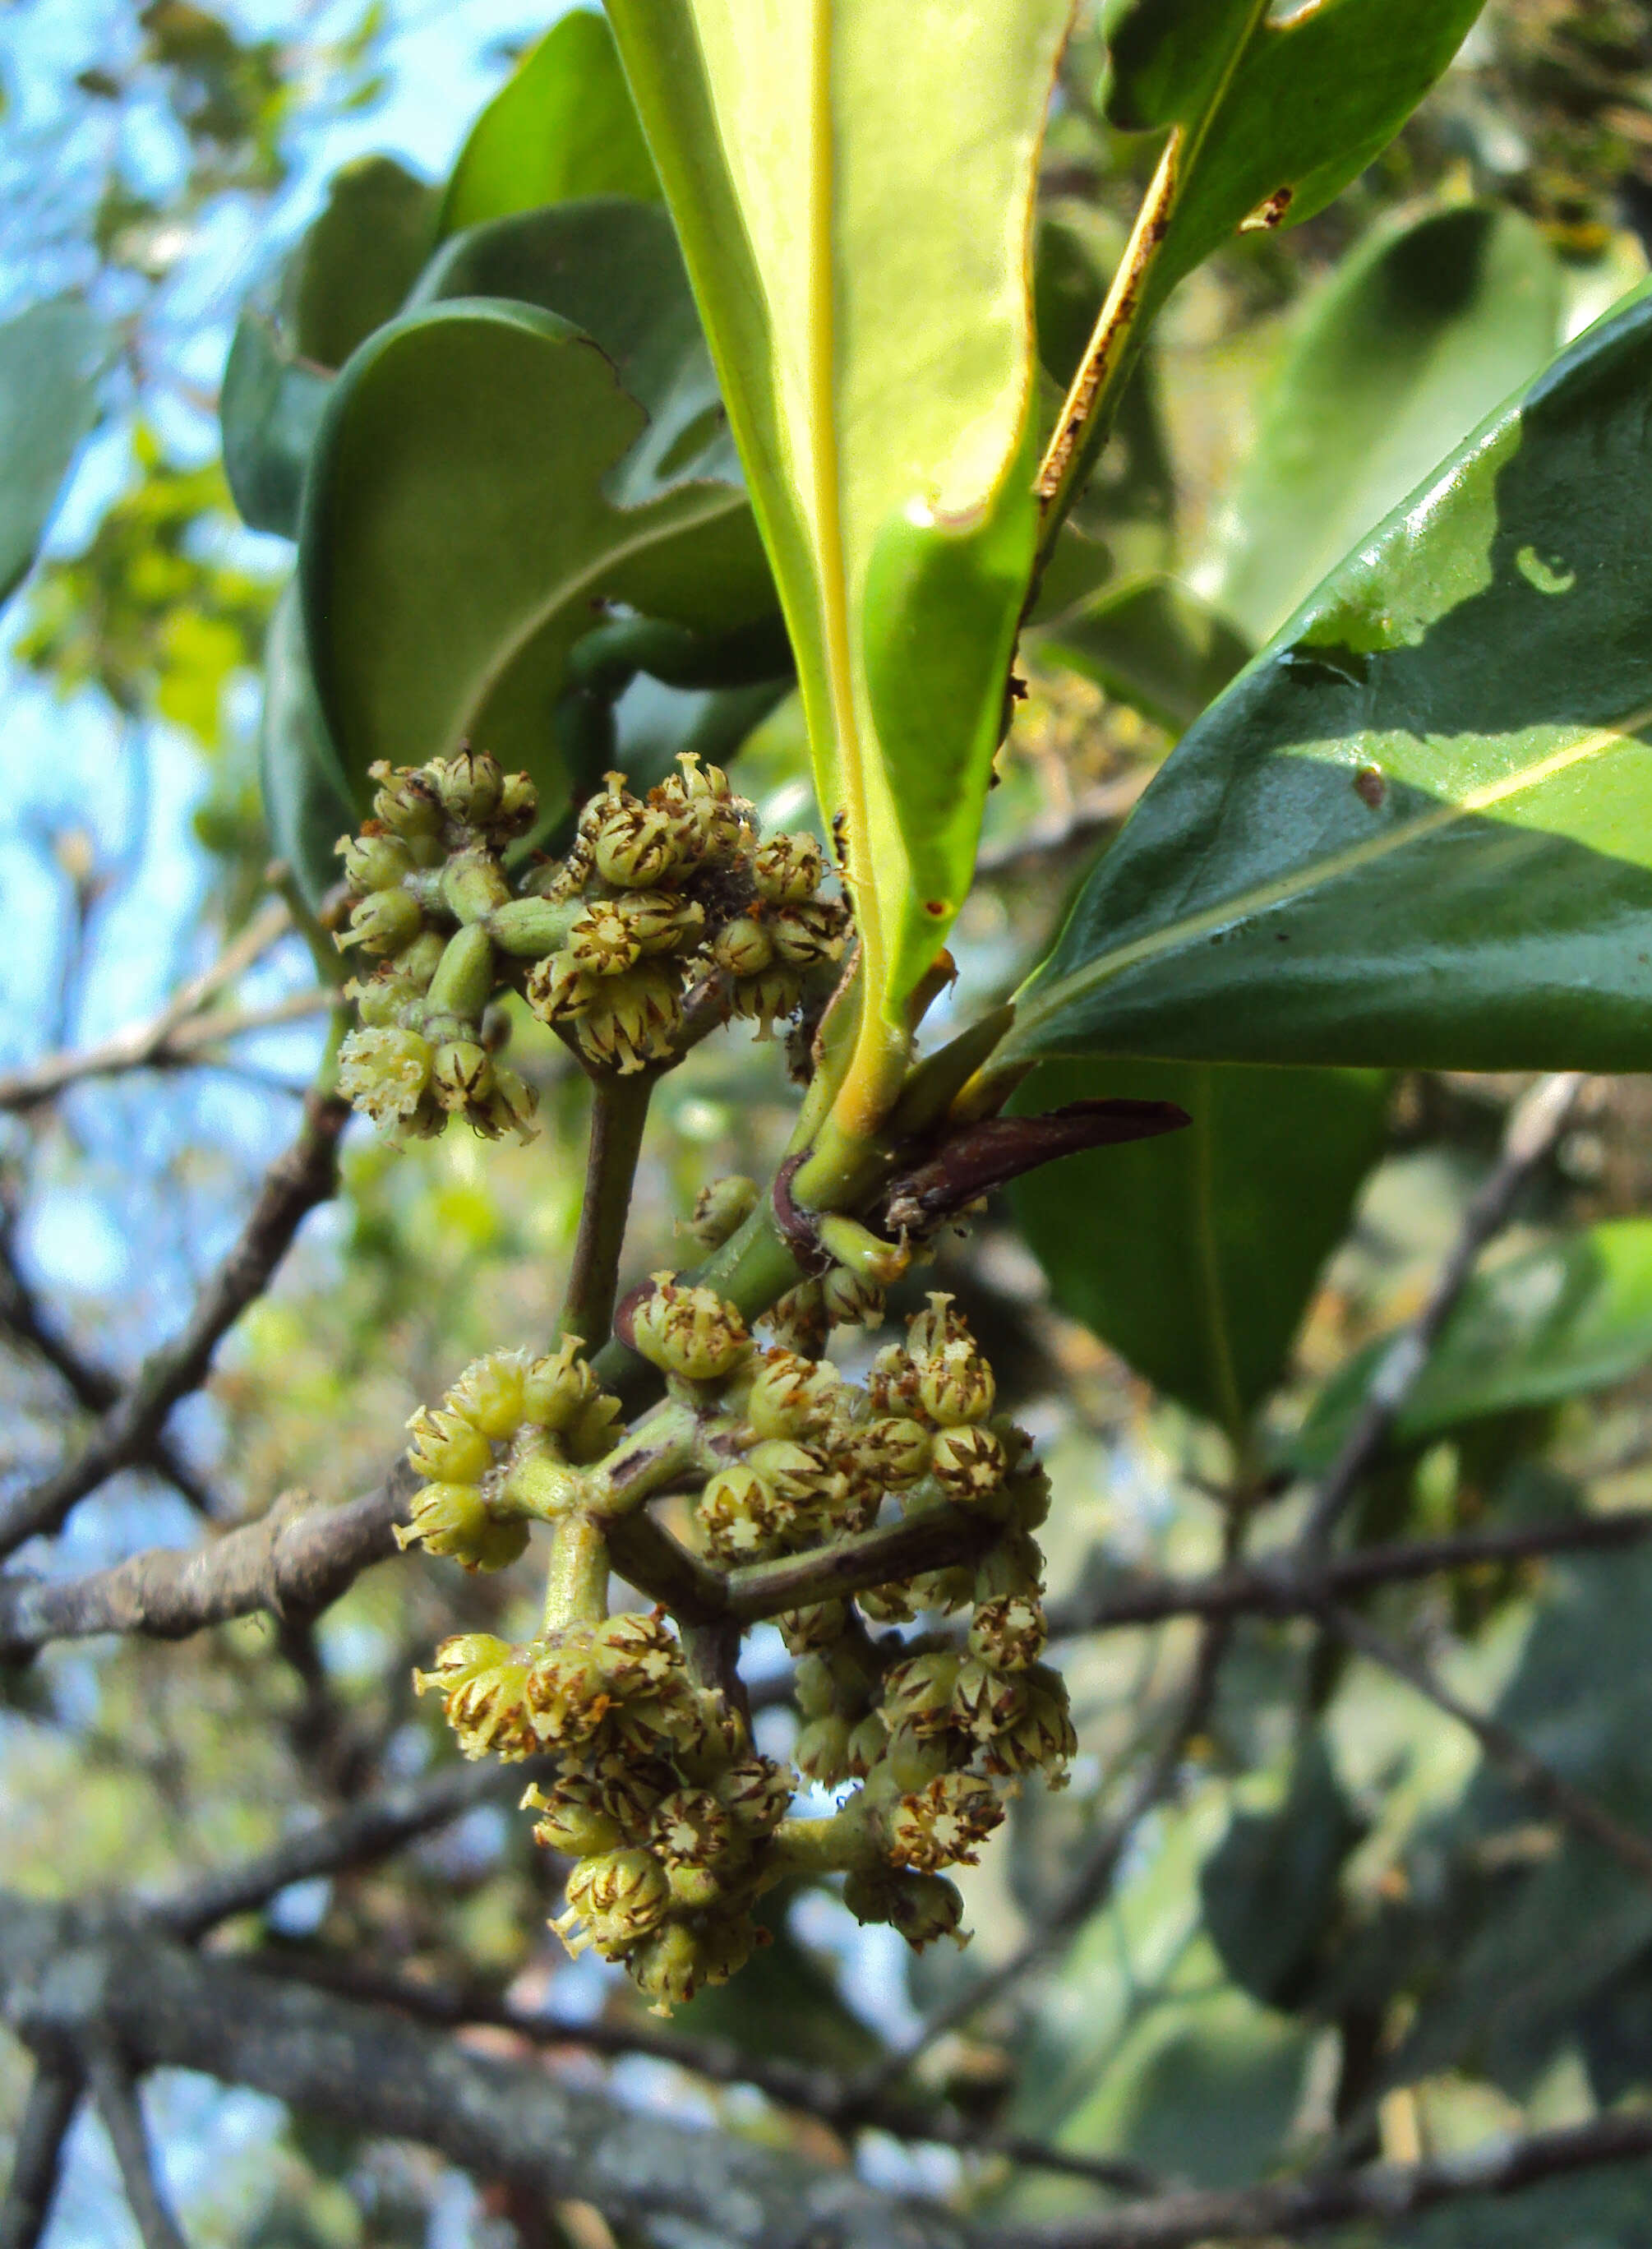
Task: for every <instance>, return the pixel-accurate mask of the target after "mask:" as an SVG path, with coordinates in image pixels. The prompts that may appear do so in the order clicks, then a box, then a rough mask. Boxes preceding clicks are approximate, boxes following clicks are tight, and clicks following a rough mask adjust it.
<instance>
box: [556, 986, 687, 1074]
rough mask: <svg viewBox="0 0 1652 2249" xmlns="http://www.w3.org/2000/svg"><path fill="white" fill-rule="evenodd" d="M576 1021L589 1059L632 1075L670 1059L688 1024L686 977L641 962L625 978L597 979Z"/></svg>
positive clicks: (580, 1041) (620, 1072) (581, 1045)
mask: <svg viewBox="0 0 1652 2249" xmlns="http://www.w3.org/2000/svg"><path fill="white" fill-rule="evenodd" d="M532 997H533V995H532V994H531V993H530V994H529V1001H530V1004H531V1002H532ZM573 1020H574V1025H575V1033H576V1035H577V1036H578V1039H579V1043H580V1051H581V1052H582V1054H583V1055H584V1056H585V1057H586V1059H587V1060H588V1061H589V1062H591V1063H595V1065H596V1066H597V1068H598V1069H614V1070H617V1071H618V1072H619V1075H620V1076H622V1077H629V1076H632V1075H633V1074H634V1073H635V1072H636V1071H637V1070H639V1069H646V1067H647V1066H648V1064H649V1063H651V1062H669V1061H670V1060H671V1049H672V1046H673V1044H674V1042H675V1041H676V1038H677V1035H678V1031H679V1030H680V1029H681V1028H682V1024H683V988H682V984H681V981H680V980H679V978H678V975H677V974H676V973H674V972H673V971H672V970H671V969H669V968H667V967H664V966H662V965H661V964H660V963H659V962H657V961H649V960H644V961H641V962H639V963H638V965H637V966H636V967H635V968H630V969H628V970H627V971H626V972H625V973H624V974H623V975H622V976H600V977H598V978H597V979H596V980H595V987H594V988H593V991H592V994H591V997H590V999H589V1001H588V1002H587V1003H586V1004H585V1005H584V1006H583V1007H582V1009H581V1011H580V1012H579V1013H578V1014H576V1015H575V1017H574V1019H573Z"/></svg>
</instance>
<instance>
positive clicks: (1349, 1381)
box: [1292, 1218, 1652, 1471]
mask: <svg viewBox="0 0 1652 2249" xmlns="http://www.w3.org/2000/svg"><path fill="white" fill-rule="evenodd" d="M1386 1349H1387V1343H1386V1342H1383V1341H1379V1342H1377V1343H1374V1344H1373V1345H1370V1346H1369V1347H1368V1348H1367V1349H1366V1350H1365V1351H1360V1352H1359V1353H1357V1354H1356V1355H1355V1357H1354V1358H1352V1359H1350V1360H1349V1361H1348V1363H1347V1364H1346V1365H1345V1366H1343V1367H1342V1368H1340V1369H1339V1371H1338V1372H1337V1374H1336V1375H1335V1376H1334V1377H1333V1378H1332V1381H1331V1382H1330V1383H1328V1384H1327V1385H1326V1386H1325V1390H1324V1391H1323V1392H1322V1393H1321V1394H1320V1396H1319V1398H1318V1401H1317V1403H1316V1405H1315V1406H1314V1410H1313V1412H1312V1413H1311V1414H1310V1416H1309V1418H1308V1420H1307V1421H1306V1422H1305V1423H1304V1426H1303V1427H1302V1429H1301V1431H1300V1432H1299V1434H1298V1437H1297V1439H1296V1441H1295V1444H1294V1446H1293V1448H1292V1457H1293V1459H1294V1460H1295V1461H1296V1462H1298V1465H1299V1466H1300V1467H1302V1468H1304V1469H1305V1470H1308V1471H1313V1470H1316V1469H1318V1468H1322V1467H1324V1466H1325V1464H1326V1463H1327V1462H1329V1461H1331V1460H1332V1459H1333V1458H1334V1457H1335V1455H1336V1452H1337V1448H1338V1447H1339V1444H1340V1442H1341V1441H1342V1438H1343V1437H1344V1435H1345V1434H1346V1432H1347V1430H1348V1428H1349V1427H1350V1426H1351V1425H1352V1422H1353V1418H1354V1416H1355V1415H1356V1414H1357V1413H1358V1412H1359V1405H1360V1402H1361V1400H1362V1399H1363V1398H1364V1396H1365V1393H1366V1390H1367V1388H1368V1387H1369V1386H1370V1383H1371V1379H1372V1377H1373V1374H1374V1372H1375V1371H1376V1368H1377V1365H1378V1364H1379V1362H1380V1359H1381V1358H1382V1355H1383V1352H1384V1351H1385V1350H1386ZM1649 1359H1652V1219H1644V1218H1615V1219H1607V1220H1605V1221H1602V1222H1601V1223H1600V1225H1599V1226H1591V1227H1587V1228H1583V1229H1582V1230H1581V1231H1580V1232H1579V1233H1576V1234H1567V1235H1560V1236H1559V1238H1558V1239H1557V1240H1555V1241H1550V1242H1545V1243H1543V1244H1542V1245H1541V1246H1540V1247H1539V1248H1535V1249H1528V1250H1526V1251H1525V1252H1523V1254H1522V1255H1519V1256H1518V1257H1512V1258H1510V1259H1509V1260H1508V1261H1507V1262H1504V1263H1503V1264H1500V1265H1497V1266H1494V1267H1493V1268H1492V1269H1491V1270H1490V1272H1487V1273H1481V1274H1477V1275H1476V1276H1475V1278H1474V1279H1473V1280H1472V1281H1470V1283H1469V1285H1468V1287H1467V1288H1466V1289H1465V1290H1463V1295H1462V1296H1461V1297H1460V1298H1459V1300H1458V1303H1457V1308H1456V1311H1455V1312H1454V1313H1453V1314H1452V1316H1451V1319H1450V1321H1449V1324H1448V1326H1447V1328H1446V1331H1445V1333H1444V1334H1443V1335H1442V1337H1441V1338H1440V1341H1439V1343H1438V1344H1437V1345H1435V1350H1434V1352H1433V1354H1432V1356H1431V1357H1430V1358H1429V1360H1428V1365H1427V1366H1426V1367H1425V1368H1424V1370H1423V1372H1422V1374H1421V1378H1420V1379H1419V1380H1418V1382H1417V1386H1416V1387H1415V1390H1413V1392H1412V1393H1411V1395H1410V1397H1409V1399H1408V1400H1407V1403H1406V1406H1405V1410H1404V1411H1403V1412H1402V1413H1401V1415H1400V1417H1399V1420H1398V1422H1397V1423H1396V1425H1395V1432H1394V1434H1395V1437H1396V1439H1397V1441H1399V1442H1400V1443H1401V1444H1415V1443H1421V1442H1422V1441H1425V1440H1426V1439H1428V1438H1429V1437H1435V1436H1439V1435H1441V1434H1443V1433H1444V1432H1445V1431H1447V1430H1449V1429H1453V1428H1456V1427H1461V1426H1462V1424H1463V1423H1464V1422H1466V1421H1476V1420H1484V1419H1485V1418H1487V1417H1488V1416H1489V1415H1490V1414H1494V1413H1511V1412H1514V1411H1517V1410H1518V1409H1520V1408H1523V1407H1526V1406H1552V1405H1554V1404H1556V1403H1557V1402H1558V1401H1559V1400H1561V1399H1563V1398H1573V1397H1577V1396H1579V1395H1580V1394H1582V1393H1586V1392H1587V1391H1591V1390H1605V1389H1607V1388H1609V1387H1610V1386H1612V1385H1613V1384H1614V1383H1619V1382H1627V1381H1628V1380H1629V1379H1630V1378H1631V1377H1632V1376H1634V1375H1635V1374H1638V1373H1639V1372H1641V1370H1642V1368H1643V1367H1644V1366H1645V1365H1646V1364H1647V1362H1648V1361H1649Z"/></svg>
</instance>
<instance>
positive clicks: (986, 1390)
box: [918, 1338, 1002, 1455]
mask: <svg viewBox="0 0 1652 2249" xmlns="http://www.w3.org/2000/svg"><path fill="white" fill-rule="evenodd" d="M997 1394H998V1386H997V1384H996V1383H995V1381H994V1380H993V1371H992V1369H991V1367H990V1366H988V1364H987V1362H986V1360H985V1359H984V1358H982V1357H981V1353H980V1352H979V1351H977V1350H976V1349H975V1347H974V1345H973V1344H970V1343H967V1342H965V1341H963V1340H962V1339H961V1338H960V1340H959V1341H958V1342H956V1343H949V1344H947V1345H946V1346H945V1347H944V1348H943V1350H942V1351H940V1354H939V1356H937V1357H935V1358H926V1359H922V1360H920V1361H919V1365H918V1396H919V1403H920V1404H921V1405H922V1406H923V1409H924V1411H925V1413H927V1414H928V1415H929V1417H930V1419H931V1420H933V1421H939V1422H940V1426H941V1427H942V1428H943V1429H954V1428H960V1427H963V1426H964V1425H965V1424H966V1423H968V1422H973V1421H984V1420H986V1419H987V1416H988V1414H989V1413H991V1412H992V1410H993V1402H994V1400H995V1398H996V1397H997ZM1000 1453H1001V1455H1002V1444H1001V1445H1000Z"/></svg>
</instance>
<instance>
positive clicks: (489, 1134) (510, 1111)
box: [465, 1063, 540, 1144]
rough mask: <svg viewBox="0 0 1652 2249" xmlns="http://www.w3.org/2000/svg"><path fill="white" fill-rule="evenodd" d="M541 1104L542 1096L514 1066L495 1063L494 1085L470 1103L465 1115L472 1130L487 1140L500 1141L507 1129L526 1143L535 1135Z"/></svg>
mask: <svg viewBox="0 0 1652 2249" xmlns="http://www.w3.org/2000/svg"><path fill="white" fill-rule="evenodd" d="M539 1105H540V1097H539V1096H538V1094H537V1093H535V1092H534V1090H533V1087H532V1086H531V1085H527V1084H525V1083H523V1081H522V1080H521V1079H520V1077H519V1076H517V1074H516V1072H515V1071H514V1070H513V1069H506V1068H505V1066H504V1065H503V1063H494V1064H493V1066H492V1084H491V1085H490V1086H489V1087H488V1090H487V1091H486V1092H485V1094H484V1095H483V1097H482V1098H481V1099H480V1100H479V1101H475V1100H472V1102H471V1103H470V1104H469V1105H468V1106H467V1108H466V1110H465V1115H466V1117H467V1118H468V1119H469V1120H470V1124H471V1126H472V1130H473V1131H477V1132H479V1133H480V1134H481V1136H482V1138H484V1139H485V1140H497V1139H499V1138H502V1137H503V1135H504V1134H505V1133H506V1132H514V1133H515V1135H516V1137H517V1138H518V1139H519V1140H520V1141H522V1142H523V1143H525V1144H526V1143H527V1141H529V1140H531V1139H532V1138H533V1135H534V1131H535V1130H536V1127H535V1125H534V1123H533V1118H534V1117H535V1115H536V1114H537V1113H538V1110H539Z"/></svg>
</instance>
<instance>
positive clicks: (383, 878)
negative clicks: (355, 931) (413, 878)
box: [333, 835, 413, 898]
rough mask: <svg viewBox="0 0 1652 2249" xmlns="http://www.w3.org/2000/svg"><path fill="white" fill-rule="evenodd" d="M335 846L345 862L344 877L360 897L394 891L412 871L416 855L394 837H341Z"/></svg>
mask: <svg viewBox="0 0 1652 2249" xmlns="http://www.w3.org/2000/svg"><path fill="white" fill-rule="evenodd" d="M333 848H334V850H335V851H336V852H337V853H338V854H339V856H340V857H341V859H342V860H343V862H344V879H345V881H346V882H347V883H348V884H349V886H350V888H351V890H352V891H354V893H355V895H356V897H357V898H365V897H366V896H367V895H368V892H369V891H393V890H395V889H396V887H397V885H398V884H400V882H401V880H402V877H403V875H410V874H411V873H412V871H413V854H412V853H411V852H410V850H409V849H408V848H407V846H406V844H405V843H401V842H399V841H398V840H397V838H396V836H372V835H362V836H340V838H339V840H338V842H337V843H335V844H334V847H333Z"/></svg>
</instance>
